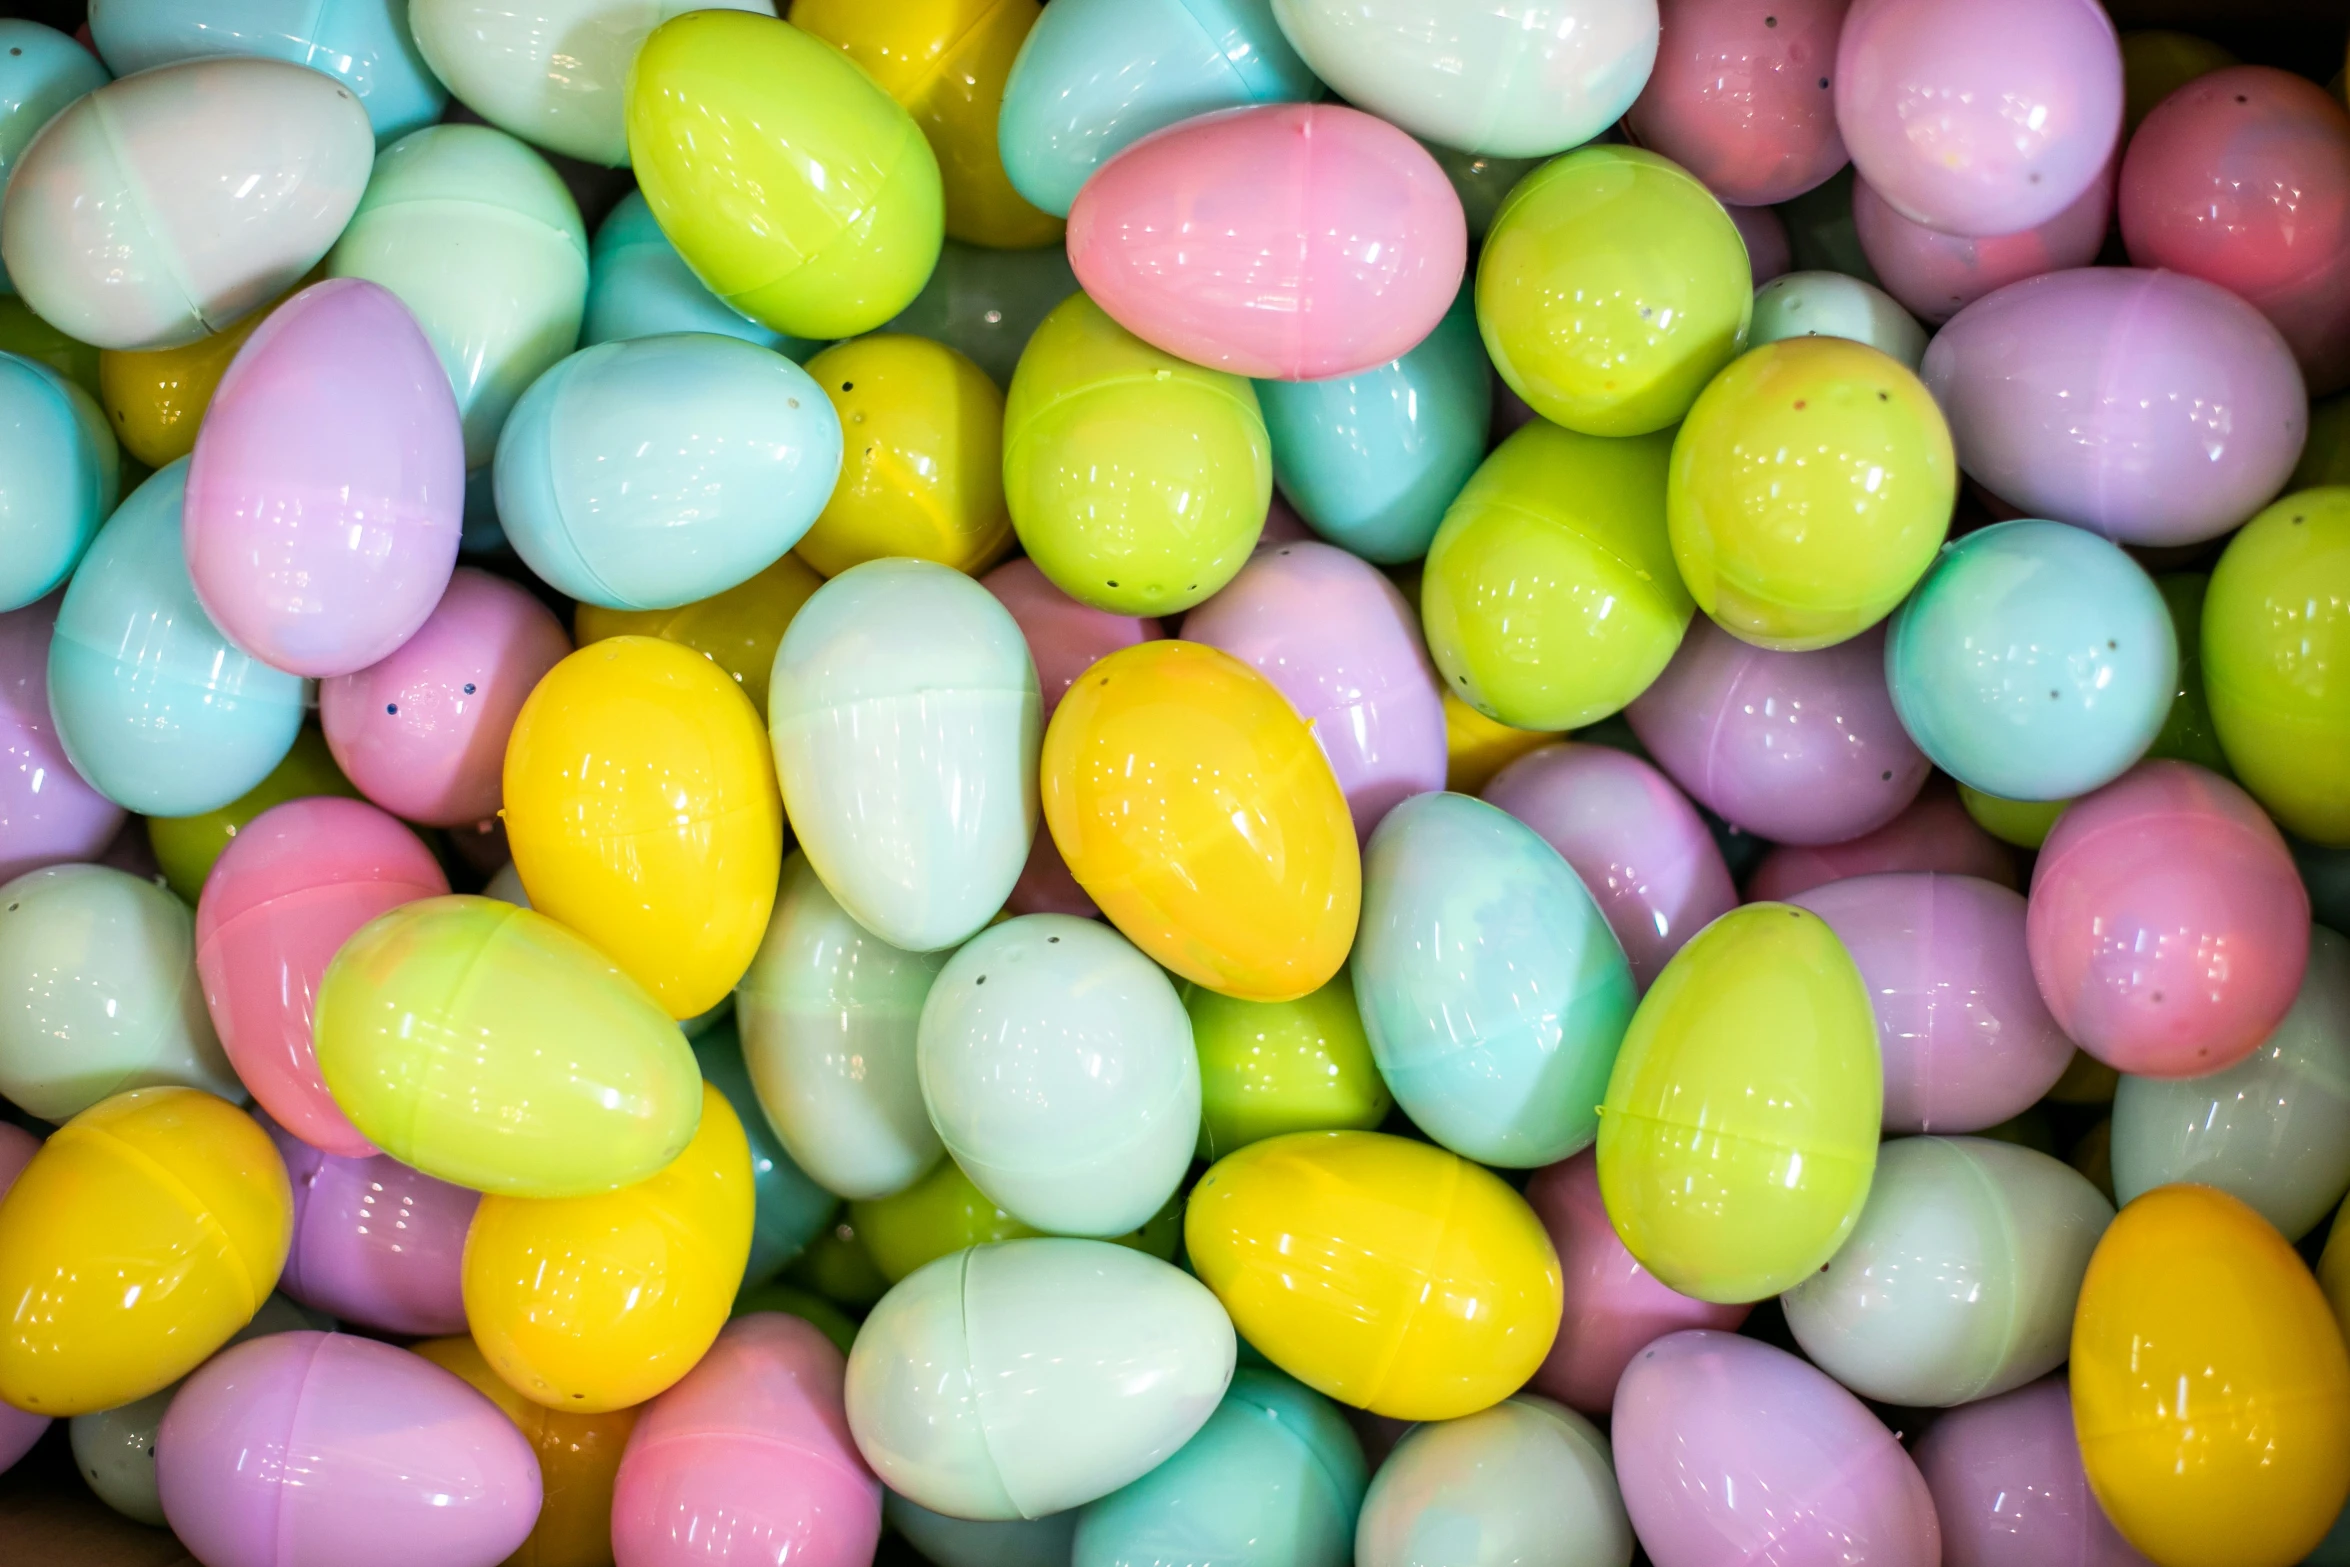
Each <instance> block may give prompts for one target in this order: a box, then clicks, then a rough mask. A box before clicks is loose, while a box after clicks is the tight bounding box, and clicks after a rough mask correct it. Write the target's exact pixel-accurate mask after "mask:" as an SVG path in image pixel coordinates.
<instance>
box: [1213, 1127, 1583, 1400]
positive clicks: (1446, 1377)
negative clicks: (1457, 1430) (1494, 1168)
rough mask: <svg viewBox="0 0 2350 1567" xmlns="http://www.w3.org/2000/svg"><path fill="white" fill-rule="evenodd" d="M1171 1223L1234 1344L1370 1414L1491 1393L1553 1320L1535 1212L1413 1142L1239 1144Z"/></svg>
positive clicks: (1505, 1391)
mask: <svg viewBox="0 0 2350 1567" xmlns="http://www.w3.org/2000/svg"><path fill="white" fill-rule="evenodd" d="M1183 1236H1184V1245H1185V1247H1186V1249H1187V1250H1188V1252H1189V1254H1190V1258H1191V1265H1192V1266H1193V1267H1194V1268H1195V1269H1197V1270H1198V1272H1199V1276H1200V1279H1201V1280H1202V1282H1204V1283H1205V1284H1206V1285H1207V1286H1208V1287H1209V1288H1210V1289H1212V1290H1214V1291H1215V1292H1216V1298H1217V1299H1219V1300H1221V1301H1222V1302H1223V1303H1224V1309H1225V1310H1226V1311H1228V1312H1230V1313H1231V1315H1232V1321H1233V1325H1234V1326H1235V1327H1236V1328H1238V1329H1239V1330H1240V1332H1241V1334H1242V1335H1243V1336H1244V1337H1245V1338H1246V1339H1247V1340H1248V1341H1249V1343H1250V1344H1252V1345H1253V1346H1255V1347H1256V1348H1257V1349H1259V1350H1261V1351H1263V1352H1264V1354H1265V1355H1266V1357H1267V1358H1268V1359H1270V1360H1271V1361H1272V1362H1273V1363H1274V1364H1275V1365H1276V1366H1279V1367H1280V1368H1281V1369H1282V1370H1284V1371H1286V1372H1288V1373H1289V1374H1290V1375H1291V1376H1294V1377H1296V1378H1297V1379H1298V1380H1299V1381H1301V1382H1303V1383H1305V1384H1306V1385H1307V1386H1308V1387H1311V1388H1313V1389H1315V1390H1316V1391H1318V1392H1322V1393H1326V1394H1328V1395H1329V1396H1330V1397H1332V1398H1335V1399H1338V1400H1339V1401H1340V1402H1342V1403H1347V1404H1353V1405H1355V1406H1357V1407H1358V1408H1363V1409H1368V1410H1370V1411H1371V1412H1372V1413H1374V1414H1380V1415H1387V1416H1391V1417H1393V1418H1395V1419H1398V1420H1450V1419H1453V1418H1455V1417H1457V1416H1460V1415H1466V1414H1471V1413H1474V1412H1475V1411H1477V1410H1480V1409H1484V1408H1486V1407H1488V1406H1489V1405H1492V1404H1495V1403H1498V1402H1499V1401H1500V1400H1501V1399H1503V1398H1505V1397H1507V1396H1508V1395H1509V1394H1510V1393H1511V1392H1513V1391H1515V1390H1516V1389H1517V1388H1518V1387H1519V1386H1520V1385H1522V1384H1523V1383H1524V1382H1525V1380H1526V1378H1527V1377H1528V1376H1529V1375H1530V1374H1531V1373H1532V1372H1533V1370H1534V1368H1535V1367H1536V1366H1538V1365H1540V1364H1541V1363H1542V1357H1543V1356H1544V1355H1545V1354H1547V1353H1548V1352H1549V1350H1550V1346H1551V1339H1552V1337H1553V1336H1554V1335H1555V1334H1556V1333H1557V1331H1558V1322H1559V1300H1560V1294H1559V1264H1558V1257H1557V1254H1556V1253H1554V1252H1553V1251H1552V1250H1551V1245H1550V1240H1549V1238H1548V1237H1547V1236H1545V1235H1544V1234H1543V1231H1542V1225H1541V1223H1540V1221H1539V1220H1537V1219H1536V1218H1535V1217H1534V1213H1533V1210H1531V1209H1530V1208H1528V1207H1527V1206H1526V1203H1525V1200H1524V1199H1523V1198H1521V1197H1519V1196H1518V1195H1517V1193H1515V1192H1513V1191H1511V1190H1510V1189H1509V1188H1508V1187H1507V1186H1504V1185H1503V1184H1502V1183H1501V1181H1500V1179H1499V1178H1498V1177H1496V1176H1494V1175H1493V1174H1492V1173H1491V1172H1490V1171H1487V1170H1484V1169H1482V1168H1480V1167H1479V1166H1477V1165H1474V1164H1471V1163H1469V1162H1468V1161H1467V1160H1465V1159H1462V1158H1459V1157H1458V1156H1456V1155H1454V1154H1450V1153H1447V1152H1446V1151H1444V1150H1443V1149H1441V1148H1433V1147H1430V1146H1429V1145H1427V1144H1426V1143H1419V1142H1410V1141H1406V1140H1405V1139H1403V1138H1400V1137H1387V1136H1382V1135H1380V1134H1379V1133H1376V1132H1299V1133H1294V1134H1292V1135H1290V1136H1286V1137H1273V1138H1268V1139H1266V1140H1265V1141H1263V1142H1257V1143H1251V1144H1250V1145H1249V1146H1247V1147H1246V1148H1243V1149H1241V1150H1240V1151H1239V1152H1238V1153H1235V1154H1231V1155H1228V1156H1226V1157H1225V1158H1223V1159H1221V1160H1219V1161H1218V1162H1217V1163H1216V1164H1214V1165H1213V1166H1211V1167H1210V1168H1209V1170H1208V1173H1207V1174H1206V1175H1204V1176H1202V1177H1201V1178H1200V1182H1199V1184H1198V1185H1197V1186H1195V1187H1193V1188H1192V1192H1191V1198H1190V1203H1189V1206H1188V1209H1187V1211H1186V1213H1185V1215H1184V1225H1183Z"/></svg>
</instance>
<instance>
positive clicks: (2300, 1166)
mask: <svg viewBox="0 0 2350 1567" xmlns="http://www.w3.org/2000/svg"><path fill="white" fill-rule="evenodd" d="M2177 1181H2194V1182H2197V1183H2199V1184H2201V1185H2204V1186H2216V1187H2218V1188H2219V1189H2220V1190H2221V1191H2223V1192H2226V1193H2227V1194H2228V1195H2229V1196H2231V1197H2236V1198H2239V1199H2241V1200H2242V1201H2244V1202H2246V1203H2248V1204H2250V1205H2251V1206H2252V1207H2253V1208H2254V1209H2255V1210H2257V1211H2258V1212H2259V1214H2260V1216H2261V1217H2262V1218H2264V1219H2266V1220H2268V1222H2269V1223H2271V1224H2273V1225H2275V1226H2276V1227H2277V1229H2278V1230H2279V1231H2280V1232H2282V1233H2283V1235H2284V1236H2285V1238H2286V1239H2287V1240H2299V1239H2300V1238H2301V1237H2302V1236H2304V1235H2306V1234H2308V1233H2309V1232H2310V1231H2311V1230H2313V1229H2315V1228H2316V1227H2317V1226H2318V1224H2319V1222H2320V1221H2322V1220H2323V1219H2324V1218H2325V1216H2326V1214H2327V1213H2329V1212H2330V1211H2332V1209H2333V1207H2334V1205H2335V1204H2336V1203H2337V1202H2339V1201H2340V1200H2341V1198H2342V1193H2343V1192H2344V1191H2346V1190H2350V941H2345V940H2344V939H2343V938H2342V937H2341V936H2339V935H2336V934H2335V933H2334V932H2333V931H2331V930H2328V929H2327V928H2326V927H2325V926H2323V925H2315V926H2312V927H2310V931H2309V968H2308V970H2307V972H2306V973H2305V974H2304V975H2303V977H2302V980H2301V993H2300V994H2299V995H2298V996H2296V997H2295V998H2294V1000H2293V1009H2292V1010H2291V1011H2290V1012H2287V1013H2286V1014H2285V1019H2284V1021H2283V1022H2281V1023H2279V1024H2278V1025H2277V1026H2276V1031H2275V1032H2274V1033H2272V1034H2270V1035H2269V1036H2268V1038H2266V1039H2264V1040H2262V1041H2261V1042H2260V1046H2259V1048H2258V1049H2256V1050H2254V1051H2253V1052H2252V1054H2250V1055H2249V1056H2246V1057H2245V1058H2244V1059H2243V1060H2241V1061H2239V1062H2237V1063H2236V1064H2235V1065H2234V1066H2231V1067H2228V1068H2227V1069H2225V1070H2224V1071H2219V1072H2213V1073H2211V1074H2209V1075H2208V1076H2204V1077H2195V1078H2188V1079H2185V1080H2178V1079H2167V1080H2166V1079H2163V1078H2155V1077H2133V1076H2126V1077H2124V1078H2123V1079H2122V1080H2121V1087H2120V1088H2119V1090H2117V1091H2116V1092H2115V1094H2114V1098H2113V1188H2114V1195H2115V1196H2116V1197H2118V1198H2120V1199H2121V1200H2122V1201H2123V1202H2129V1201H2130V1200H2132V1199H2133V1198H2135V1197H2137V1196H2138V1195H2139V1194H2141V1193H2143V1192H2149V1191H2152V1190H2153V1189H2154V1188H2155V1187H2157V1186H2168V1185H2170V1184H2172V1183H2173V1182H2177Z"/></svg>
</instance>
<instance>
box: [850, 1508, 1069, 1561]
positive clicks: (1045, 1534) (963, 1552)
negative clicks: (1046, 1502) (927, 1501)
mask: <svg viewBox="0 0 2350 1567" xmlns="http://www.w3.org/2000/svg"><path fill="white" fill-rule="evenodd" d="M881 1510H882V1516H884V1517H885V1518H887V1519H888V1520H889V1526H890V1527H891V1528H893V1529H895V1530H897V1532H898V1533H900V1534H902V1535H904V1536H905V1537H906V1538H907V1540H908V1541H910V1542H912V1544H913V1547H914V1549H916V1550H917V1551H920V1552H921V1553H922V1554H923V1556H924V1557H925V1558H926V1559H928V1560H929V1561H930V1562H932V1563H933V1564H934V1567H1069V1544H1070V1541H1071V1540H1072V1539H1074V1538H1075V1536H1076V1533H1077V1519H1078V1517H1079V1514H1078V1513H1076V1512H1074V1511H1071V1512H1065V1513H1053V1514H1051V1515H1050V1516H1048V1517H1044V1518H1004V1519H984V1518H949V1517H948V1516H947V1515H946V1514H945V1513H934V1512H932V1511H931V1510H930V1509H929V1508H927V1507H924V1506H923V1505H922V1504H920V1503H919V1502H909V1501H907V1500H906V1499H905V1498H904V1497H902V1496H900V1495H898V1493H897V1492H895V1491H884V1492H883V1493H882V1501H881Z"/></svg>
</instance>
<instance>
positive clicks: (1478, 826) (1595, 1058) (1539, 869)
mask: <svg viewBox="0 0 2350 1567" xmlns="http://www.w3.org/2000/svg"><path fill="white" fill-rule="evenodd" d="M1353 973H1354V987H1355V1005H1356V1006H1357V1007H1358V1008H1359V1009H1360V1010H1361V1012H1362V1017H1363V1032H1364V1033H1366V1034H1367V1035H1369V1036H1370V1041H1371V1056H1372V1059H1374V1060H1375V1061H1377V1062H1378V1063H1379V1073H1380V1075H1381V1076H1382V1077H1384V1078H1386V1080H1387V1086H1388V1088H1389V1089H1391V1090H1392V1091H1393V1092H1394V1094H1395V1101H1396V1103H1397V1104H1399V1105H1401V1106H1402V1107H1403V1110H1404V1113H1405V1114H1407V1115H1409V1116H1410V1117H1411V1118H1412V1122H1413V1124H1414V1125H1416V1126H1418V1127H1419V1128H1420V1129H1421V1130H1422V1131H1424V1132H1426V1133H1427V1134H1428V1135H1429V1136H1430V1137H1433V1138H1435V1139H1436V1141H1438V1142H1439V1143H1442V1144H1443V1145H1444V1146H1445V1147H1447V1148H1449V1149H1451V1150H1452V1151H1453V1152H1454V1153H1457V1154H1459V1155H1461V1156H1462V1157H1463V1158H1467V1159H1474V1160H1476V1161H1477V1162H1478V1163H1480V1164H1494V1165H1502V1166H1505V1167H1510V1168H1516V1169H1528V1168H1532V1167H1533V1166H1535V1165H1543V1164H1550V1163H1553V1162H1555V1161H1557V1160H1560V1159H1564V1158H1566V1157H1567V1156H1568V1155H1569V1154H1572V1153H1574V1152H1576V1151H1577V1150H1578V1149H1581V1148H1584V1147H1586V1146H1588V1145H1589V1144H1590V1142H1591V1140H1592V1138H1593V1137H1595V1136H1597V1135H1598V1132H1599V1102H1600V1100H1601V1099H1602V1098H1604V1097H1605V1096H1606V1094H1607V1080H1608V1073H1609V1071H1610V1070H1611V1069H1612V1068H1613V1067H1614V1065H1615V1061H1616V1047H1617V1046H1618V1045H1619V1044H1621V1043H1622V1042H1623V1038H1624V1030H1625V1029H1626V1028H1628V1027H1630V1026H1631V1023H1632V1012H1633V1008H1634V1007H1635V1006H1636V1005H1637V1004H1638V1001H1639V993H1638V992H1637V991H1636V990H1635V989H1634V987H1633V984H1632V967H1631V965H1630V963H1628V962H1627V961H1626V960H1625V958H1624V949H1623V947H1622V945H1621V944H1619V943H1618V942H1617V940H1616V935H1615V932H1614V931H1613V930H1611V929H1609V928H1608V923H1607V917H1606V916H1605V915H1603V914H1601V913H1600V911H1599V905H1598V904H1597V903H1595V902H1593V901H1592V898H1591V894H1590V892H1589V891H1588V890H1587V889H1586V888H1585V887H1584V885H1583V882H1582V879H1581V878H1580V877H1578V876H1577V875H1576V874H1575V870H1574V867H1573V866H1571V865H1569V864H1568V863H1567V862H1566V861H1565V860H1564V859H1562V858H1560V856H1559V852H1558V850H1556V849H1554V848H1552V847H1551V846H1550V845H1549V844H1548V843H1547V842H1545V841H1544V840H1543V838H1542V836H1541V835H1540V834H1539V833H1537V832H1535V831H1534V829H1533V828H1531V827H1528V826H1527V825H1526V824H1525V823H1523V822H1521V821H1519V820H1518V819H1517V818H1516V817H1514V816H1511V815H1510V814H1509V813H1508V812H1506V811H1503V810H1501V809H1499V808H1498V807H1496V806H1491V805H1487V804H1486V803H1485V802H1484V801H1482V800H1478V799H1473V798H1471V797H1470V796H1468V795H1465V794H1422V795H1415V796H1414V797H1413V798H1411V799H1409V800H1406V801H1404V803H1403V804H1401V805H1399V806H1397V807H1396V808H1395V809H1394V810H1392V811H1390V812H1388V813H1387V819H1386V820H1385V821H1383V822H1381V823H1380V824H1379V830H1378V831H1377V832H1375V833H1373V834H1372V835H1371V841H1370V844H1369V845H1368V846H1367V847H1366V848H1365V849H1364V851H1363V920H1362V927H1361V934H1360V935H1359V936H1357V937H1356V939H1355V950H1354V960H1353Z"/></svg>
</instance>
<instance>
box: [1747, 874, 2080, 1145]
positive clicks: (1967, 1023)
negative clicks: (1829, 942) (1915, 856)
mask: <svg viewBox="0 0 2350 1567" xmlns="http://www.w3.org/2000/svg"><path fill="white" fill-rule="evenodd" d="M1788 901H1790V902H1792V903H1794V904H1796V905H1797V906H1799V907H1801V908H1806V909H1809V910H1811V911H1812V912H1813V913H1814V914H1817V915H1818V916H1819V917H1820V918H1821V919H1823V920H1826V921H1827V922H1828V928H1829V929H1830V930H1833V931H1834V932H1835V933H1836V936H1837V938H1838V939H1839V940H1841V941H1842V942H1843V943H1844V950H1845V951H1847V952H1849V953H1851V954H1852V961H1853V964H1854V965H1855V966H1856V967H1857V968H1859V970H1860V977H1861V979H1862V981H1863V982H1864V983H1866V984H1867V986H1868V990H1869V1005H1870V1007H1871V1008H1872V1009H1873V1010H1874V1011H1875V1013H1876V1018H1877V1048H1878V1052H1879V1054H1880V1056H1881V1057H1882V1059H1883V1060H1884V1063H1885V1132H1886V1135H1888V1136H1892V1135H1895V1134H1898V1133H1907V1132H1939V1133H1951V1132H1979V1131H1981V1130H1982V1129H1983V1128H1985V1127H1987V1126H1997V1125H1998V1124H1999V1123H2000V1122H2002V1121H2005V1120H2008V1119H2010V1118H2011V1117H2013V1116H2017V1115H2020V1114H2022V1113H2023V1112H2024V1111H2025V1110H2026V1109H2027V1108H2029V1107H2030V1106H2031V1105H2033V1104H2034V1103H2036V1102H2038V1100H2039V1098H2040V1096H2041V1095H2042V1094H2045V1093H2046V1092H2048V1090H2049V1089H2050V1088H2053V1087H2054V1086H2055V1085H2056V1080H2057V1079H2058V1078H2060V1077H2062V1076H2063V1075H2064V1069H2065V1067H2066V1066H2068V1065H2069V1064H2071V1061H2072V1058H2073V1042H2072V1041H2071V1040H2070V1039H2067V1038H2066V1037H2065V1034H2064V1030H2062V1029H2060V1028H2058V1027H2057V1026H2056V1019H2055V1018H2053V1017H2051V1016H2049V1014H2048V1005H2047V1003H2046V1002H2044V1001H2042V1000H2041V999H2040V990H2039V987H2038V986H2037V985H2036V984H2034V983H2033V980H2032V959H2031V954H2030V953H2029V952H2028V951H2027V950H2026V949H2025V946H2024V900H2023V898H2022V896H2021V895H2020V894H2018V893H2016V892H2014V891H2012V890H2011V889H2009V888H2006V887H2001V886H1997V885H1995V884H1994V883H1991V882H1987V881H1981V880H1978V879H1977V878H1975V877H1972V876H1943V875H1936V874H1935V873H1934V872H1932V871H1923V872H1920V871H1895V872H1891V873H1889V874H1884V875H1877V876H1854V877H1850V878H1847V879H1846V880H1843V881H1832V882H1829V883H1828V884H1827V885H1826V886H1824V887H1814V888H1812V889H1811V890H1810V891H1809V892H1804V893H1800V894H1798V895H1797V896H1795V897H1794V898H1791V899H1789V900H1788Z"/></svg>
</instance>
